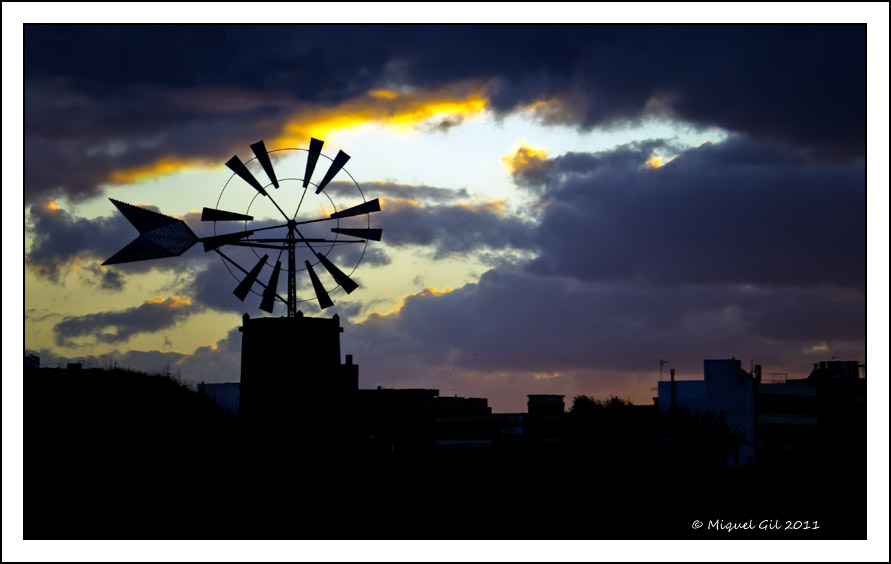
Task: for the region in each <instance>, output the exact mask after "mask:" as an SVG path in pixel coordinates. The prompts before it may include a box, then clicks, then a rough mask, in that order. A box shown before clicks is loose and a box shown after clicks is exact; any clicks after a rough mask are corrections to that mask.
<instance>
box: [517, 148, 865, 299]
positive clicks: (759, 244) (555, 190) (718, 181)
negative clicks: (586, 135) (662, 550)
mask: <svg viewBox="0 0 891 564" xmlns="http://www.w3.org/2000/svg"><path fill="white" fill-rule="evenodd" d="M649 157H650V152H649V151H648V150H647V149H646V148H642V147H640V146H635V147H626V148H622V149H618V150H616V151H611V152H607V153H600V154H594V155H587V154H569V155H566V156H563V157H558V158H556V159H553V160H550V161H547V162H541V161H538V162H536V163H535V166H534V167H533V170H532V172H533V174H528V175H527V174H524V173H523V171H522V170H521V171H520V172H519V173H518V180H519V181H520V182H521V183H523V184H525V185H526V186H527V187H529V188H530V189H532V190H536V191H537V192H538V193H539V196H540V198H541V201H542V203H543V204H544V207H543V211H542V214H541V217H540V224H539V226H538V228H537V229H536V231H535V233H536V243H537V245H538V246H539V248H540V249H541V252H540V254H539V256H538V257H537V258H536V259H535V260H533V261H532V263H531V264H530V265H529V269H530V271H531V272H535V273H540V274H546V275H554V276H572V277H574V278H578V279H581V280H588V281H598V280H600V281H603V280H622V279H625V280H641V281H646V282H650V283H660V284H666V283H667V284H675V283H693V284H724V283H739V284H746V283H748V284H757V285H766V286H815V285H820V284H834V285H839V286H845V287H848V288H859V289H862V288H863V285H864V283H865V280H864V276H865V266H866V231H865V229H864V225H863V215H864V212H865V209H866V182H865V171H864V167H863V164H862V163H856V164H848V165H834V164H825V165H823V166H814V165H813V164H809V163H807V162H806V161H804V160H802V159H801V158H800V157H797V156H796V155H794V154H789V153H787V152H785V151H783V150H782V149H778V148H775V147H772V146H770V145H765V144H762V143H755V142H753V141H751V140H748V139H746V138H742V137H735V138H731V139H729V140H728V141H726V142H723V143H720V144H715V145H704V146H702V147H699V148H696V149H690V150H688V151H684V152H683V153H681V154H680V155H679V156H678V157H677V158H676V159H674V160H672V161H671V162H669V163H667V164H666V165H665V166H663V167H661V168H656V169H654V168H652V167H649V166H645V165H644V164H643V163H644V162H645V161H646V160H647V159H648V158H649Z"/></svg>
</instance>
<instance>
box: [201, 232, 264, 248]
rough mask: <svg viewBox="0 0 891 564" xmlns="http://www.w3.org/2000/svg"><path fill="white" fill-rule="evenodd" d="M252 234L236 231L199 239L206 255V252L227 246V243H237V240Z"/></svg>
mask: <svg viewBox="0 0 891 564" xmlns="http://www.w3.org/2000/svg"><path fill="white" fill-rule="evenodd" d="M253 234H254V232H253V231H237V232H235V233H226V234H224V235H215V236H213V237H204V238H202V239H201V242H202V243H204V252H205V253H206V252H207V251H212V250H214V249H216V248H218V247H222V246H223V245H228V244H229V243H233V242H235V241H238V240H239V239H244V238H245V237H248V236H250V235H253Z"/></svg>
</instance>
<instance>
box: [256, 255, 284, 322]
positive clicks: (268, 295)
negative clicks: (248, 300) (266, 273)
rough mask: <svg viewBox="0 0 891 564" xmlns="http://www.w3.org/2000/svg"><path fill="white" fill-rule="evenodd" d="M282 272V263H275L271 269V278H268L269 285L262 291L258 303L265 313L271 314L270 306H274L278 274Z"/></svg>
mask: <svg viewBox="0 0 891 564" xmlns="http://www.w3.org/2000/svg"><path fill="white" fill-rule="evenodd" d="M281 270H282V261H278V262H276V263H275V268H273V269H272V276H270V277H269V284H267V285H266V289H265V290H263V301H262V302H260V309H262V310H263V311H265V312H268V313H272V306H273V305H275V290H276V288H278V273H279V272H281Z"/></svg>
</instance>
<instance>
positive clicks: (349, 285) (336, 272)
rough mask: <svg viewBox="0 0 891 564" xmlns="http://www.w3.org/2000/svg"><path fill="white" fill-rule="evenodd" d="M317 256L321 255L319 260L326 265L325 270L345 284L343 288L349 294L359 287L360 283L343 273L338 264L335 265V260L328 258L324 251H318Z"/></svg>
mask: <svg viewBox="0 0 891 564" xmlns="http://www.w3.org/2000/svg"><path fill="white" fill-rule="evenodd" d="M316 256H317V257H319V260H320V261H322V265H323V266H324V267H325V270H327V271H328V273H329V274H331V276H332V277H333V278H334V281H335V282H337V283H338V284H340V285H341V286H343V289H344V290H345V291H346V293H347V294H349V293H351V292H352V291H353V290H355V289H356V288H358V287H359V285H358V284H356V283H355V282H353V280H352V279H351V278H350V277H349V276H347V275H346V274H344V273H343V271H341V270H340V269H339V268H337V266H335V265H334V263H333V262H331V261H330V260H328V257H326V256H325V255H323V254H322V253H316Z"/></svg>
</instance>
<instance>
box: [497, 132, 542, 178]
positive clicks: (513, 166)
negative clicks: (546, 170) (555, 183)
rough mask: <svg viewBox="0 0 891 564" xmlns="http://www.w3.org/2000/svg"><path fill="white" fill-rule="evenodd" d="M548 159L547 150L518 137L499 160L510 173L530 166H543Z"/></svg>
mask: <svg viewBox="0 0 891 564" xmlns="http://www.w3.org/2000/svg"><path fill="white" fill-rule="evenodd" d="M547 161H548V152H547V151H546V150H545V149H541V148H539V147H538V146H534V145H530V144H529V143H527V142H526V140H525V139H520V140H519V141H517V143H516V145H514V147H513V149H511V151H510V152H509V153H508V154H506V155H504V156H503V157H501V162H502V163H504V166H505V167H506V168H507V171H508V172H509V173H511V174H516V173H518V172H522V171H524V170H528V169H531V168H538V167H541V166H543V165H544V164H545V163H546V162H547Z"/></svg>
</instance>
